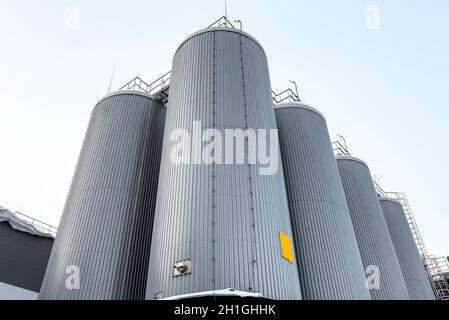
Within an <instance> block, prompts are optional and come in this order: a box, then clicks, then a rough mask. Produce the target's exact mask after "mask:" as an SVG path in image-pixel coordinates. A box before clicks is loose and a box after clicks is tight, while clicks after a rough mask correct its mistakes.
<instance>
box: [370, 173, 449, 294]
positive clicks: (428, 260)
mask: <svg viewBox="0 0 449 320" xmlns="http://www.w3.org/2000/svg"><path fill="white" fill-rule="evenodd" d="M374 186H375V188H376V191H377V193H378V194H379V195H380V196H382V197H386V198H391V199H394V200H396V201H398V202H399V203H400V204H401V205H402V208H403V209H404V213H405V217H406V219H407V222H408V225H409V227H410V231H411V232H412V235H413V239H414V240H415V244H416V247H417V248H418V251H419V254H420V256H421V260H422V262H423V265H424V268H425V270H426V272H427V276H428V278H429V282H430V284H431V285H432V289H433V292H434V294H435V297H436V298H437V299H438V300H449V284H448V282H447V279H446V274H448V273H449V266H448V263H447V260H446V258H445V257H436V256H432V255H429V254H428V252H427V249H426V246H425V245H424V240H423V237H422V235H421V233H420V232H419V229H418V224H417V223H416V219H415V216H414V215H413V211H412V208H411V206H410V203H409V201H408V199H407V196H406V195H405V193H403V192H386V191H384V190H383V189H382V187H381V186H380V185H379V183H377V182H376V181H374Z"/></svg>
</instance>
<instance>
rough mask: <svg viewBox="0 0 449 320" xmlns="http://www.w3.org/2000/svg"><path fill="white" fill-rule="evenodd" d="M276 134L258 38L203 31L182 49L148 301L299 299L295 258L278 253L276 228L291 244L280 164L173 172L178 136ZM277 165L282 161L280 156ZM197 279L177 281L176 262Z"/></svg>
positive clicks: (232, 32)
mask: <svg viewBox="0 0 449 320" xmlns="http://www.w3.org/2000/svg"><path fill="white" fill-rule="evenodd" d="M193 121H202V125H203V129H208V128H215V129H218V130H220V132H221V133H222V134H223V136H224V130H225V129H227V128H228V129H236V128H241V129H243V130H245V129H246V128H254V129H259V128H266V129H270V128H272V129H275V128H276V120H275V115H274V110H273V104H272V97H271V84H270V78H269V72H268V64H267V59H266V56H265V53H264V51H263V49H262V48H261V47H260V45H259V44H258V43H257V41H255V40H254V39H253V38H252V37H251V36H249V35H247V34H246V33H244V32H241V31H238V30H235V29H228V28H212V29H206V30H202V31H200V32H197V33H195V34H193V35H191V36H190V37H189V38H187V39H186V40H185V41H184V42H183V43H182V44H181V46H180V47H179V48H178V50H177V52H176V54H175V57H174V60H173V68H172V74H171V84H170V100H169V107H168V113H167V122H166V128H165V136H164V146H163V154H162V162H161V175H160V182H159V190H158V199H157V205H156V213H155V227H154V234H153V241H152V249H151V251H152V252H151V258H150V266H149V274H148V287H147V298H148V299H153V298H154V295H155V294H156V293H159V292H161V296H162V297H168V296H173V295H179V294H187V293H193V292H201V291H207V290H218V289H225V288H234V289H237V290H241V291H250V292H260V293H262V294H263V295H264V296H265V297H269V298H279V299H281V298H283V299H300V297H301V292H300V285H299V278H298V273H297V269H296V261H295V260H294V263H293V264H292V263H290V262H289V261H287V260H285V259H283V258H282V256H281V251H280V243H279V231H282V232H284V233H285V234H287V236H288V237H289V238H290V240H291V241H292V231H291V223H290V217H289V212H288V202H287V196H286V191H285V182H284V177H283V171H282V167H281V164H280V167H279V170H278V172H277V173H276V174H275V175H271V176H261V175H259V168H260V166H259V165H258V164H257V165H248V164H241V165H231V164H229V165H225V164H213V165H206V164H196V165H174V164H173V163H171V161H170V157H169V153H170V146H171V143H170V141H169V136H170V133H171V132H172V130H174V129H177V128H183V129H186V130H188V131H189V132H191V131H192V123H193ZM279 162H280V158H279ZM184 259H190V260H191V261H192V265H193V270H192V273H191V274H189V275H186V276H182V277H177V278H173V276H172V273H173V266H174V264H175V262H177V261H180V260H184Z"/></svg>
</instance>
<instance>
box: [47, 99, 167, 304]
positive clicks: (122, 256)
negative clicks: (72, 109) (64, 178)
mask: <svg viewBox="0 0 449 320" xmlns="http://www.w3.org/2000/svg"><path fill="white" fill-rule="evenodd" d="M165 113H166V108H165V107H164V106H163V105H161V104H159V103H158V102H157V101H156V100H155V99H154V98H153V97H152V96H150V95H147V94H145V93H139V92H136V91H118V92H114V93H111V94H109V95H107V96H105V97H104V98H102V99H101V100H100V101H99V102H98V103H97V105H96V106H95V108H94V110H93V112H92V115H91V119H90V122H89V125H88V129H87V133H86V136H85V139H84V142H83V146H82V149H81V153H80V156H79V159H78V164H77V167H76V170H75V174H74V176H73V180H72V184H71V187H70V190H69V194H68V196H67V201H66V204H65V207H64V212H63V215H62V218H61V223H60V225H59V229H58V233H57V236H56V240H55V243H54V246H53V250H52V253H51V256H50V260H49V262H48V266H47V270H46V274H45V277H44V281H43V284H42V287H41V291H40V294H39V299H51V300H53V299H70V300H72V299H76V300H77V299H80V300H90V299H95V300H102V299H108V300H109V299H144V298H145V287H146V277H147V269H148V259H149V252H150V244H151V232H152V226H153V218H154V207H155V202H156V192H157V182H158V175H159V166H160V156H161V150H162V138H163V131H164V121H165Z"/></svg>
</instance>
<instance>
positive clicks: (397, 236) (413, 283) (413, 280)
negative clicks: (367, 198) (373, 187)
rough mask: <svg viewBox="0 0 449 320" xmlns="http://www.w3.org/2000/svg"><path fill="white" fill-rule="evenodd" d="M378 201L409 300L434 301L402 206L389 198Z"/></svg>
mask: <svg viewBox="0 0 449 320" xmlns="http://www.w3.org/2000/svg"><path fill="white" fill-rule="evenodd" d="M379 201H380V206H381V207H382V212H383V214H384V217H385V221H386V223H387V227H388V231H389V232H390V236H391V240H392V241H393V245H394V248H395V251H396V254H397V257H398V260H399V265H400V266H401V270H402V274H403V275H404V280H405V284H406V285H407V289H408V292H409V294H410V298H411V299H415V300H435V295H434V293H433V289H432V286H431V284H430V281H429V278H428V276H427V272H426V270H425V269H424V265H423V262H422V260H421V257H420V255H419V252H418V248H417V247H416V243H415V240H414V238H413V235H412V232H411V231H410V227H409V225H408V222H407V218H406V216H405V213H404V210H403V208H402V206H401V205H400V204H399V203H398V202H396V201H394V200H392V199H389V198H379Z"/></svg>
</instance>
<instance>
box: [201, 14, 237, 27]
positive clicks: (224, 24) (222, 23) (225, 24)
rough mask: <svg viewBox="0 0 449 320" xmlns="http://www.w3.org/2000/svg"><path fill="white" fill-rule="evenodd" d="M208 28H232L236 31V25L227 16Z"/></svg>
mask: <svg viewBox="0 0 449 320" xmlns="http://www.w3.org/2000/svg"><path fill="white" fill-rule="evenodd" d="M207 28H208V29H209V28H232V29H236V27H234V25H233V24H232V23H231V22H230V21H229V20H228V18H227V17H225V16H222V17H221V18H219V19H218V20H216V21H214V22H213V23H212V24H211V25H209V26H208V27H207Z"/></svg>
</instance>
